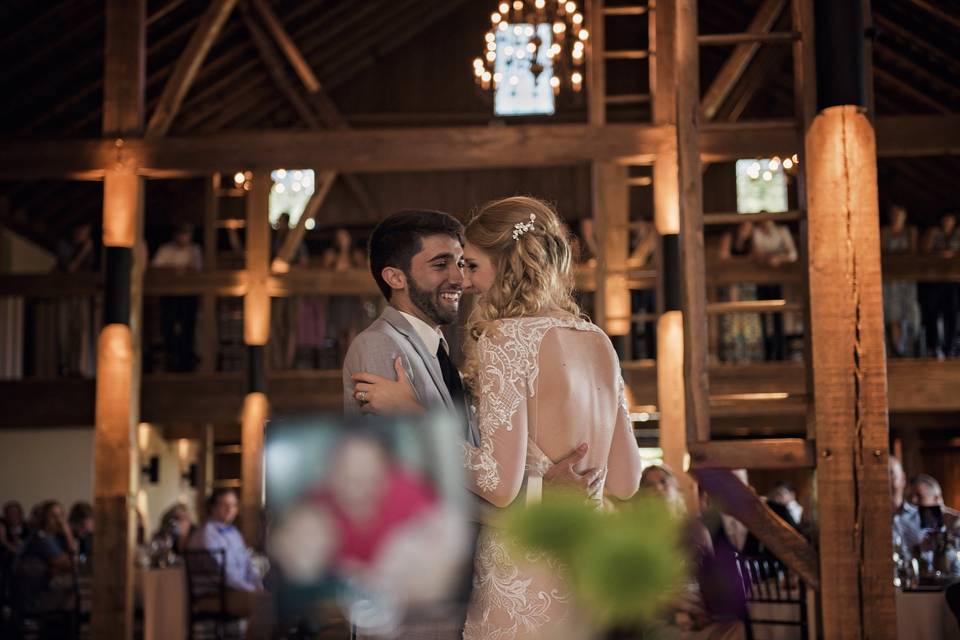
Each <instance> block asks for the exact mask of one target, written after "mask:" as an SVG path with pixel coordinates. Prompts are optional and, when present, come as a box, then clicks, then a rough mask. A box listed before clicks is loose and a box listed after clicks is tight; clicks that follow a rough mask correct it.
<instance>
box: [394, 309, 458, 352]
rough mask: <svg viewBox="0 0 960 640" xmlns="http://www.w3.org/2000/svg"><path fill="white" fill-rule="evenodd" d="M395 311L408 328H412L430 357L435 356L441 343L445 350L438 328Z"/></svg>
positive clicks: (444, 342) (402, 312)
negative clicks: (407, 323) (408, 324)
mask: <svg viewBox="0 0 960 640" xmlns="http://www.w3.org/2000/svg"><path fill="white" fill-rule="evenodd" d="M397 311H399V312H400V315H402V316H403V317H404V319H405V320H406V321H407V322H409V323H410V326H412V327H413V330H414V331H416V332H417V335H418V336H420V339H421V340H423V344H424V346H425V347H426V348H427V351H428V352H429V353H430V354H431V355H434V356H436V353H437V348H438V347H439V346H440V343H441V342H442V343H443V345H444V348H445V349H446V348H447V347H446V340H444V339H443V334H442V333H441V332H440V329H439V327H437V328H434V327H431V326H430V325H428V324H427V323H426V322H424V321H423V320H421V319H420V318H418V317H416V316H412V315H410V314H409V313H406V312H404V311H400V310H399V309H397Z"/></svg>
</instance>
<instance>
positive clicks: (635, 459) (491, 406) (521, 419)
mask: <svg viewBox="0 0 960 640" xmlns="http://www.w3.org/2000/svg"><path fill="white" fill-rule="evenodd" d="M477 357H478V360H479V363H480V368H479V371H478V373H477V377H478V379H477V389H478V392H477V394H476V395H477V398H476V403H475V409H476V411H477V414H478V415H477V418H478V424H479V429H480V443H479V446H477V447H474V446H471V445H469V444H465V445H464V447H465V449H464V462H465V466H466V468H467V470H468V476H469V486H470V488H471V489H472V490H473V491H474V492H475V493H476V494H478V495H479V496H481V497H482V498H484V499H485V500H487V501H488V502H490V503H492V504H493V505H494V506H496V507H500V508H503V507H507V506H509V505H510V504H511V503H513V502H514V501H515V500H516V499H517V497H518V496H519V495H520V493H521V489H522V487H523V486H524V484H525V482H526V480H527V478H528V477H534V476H541V477H542V476H543V474H544V473H545V472H546V470H547V469H549V468H550V466H551V465H552V464H553V463H552V461H553V460H558V459H560V458H563V457H565V456H566V455H568V454H569V453H570V452H571V451H572V450H573V449H574V448H575V447H576V446H577V445H578V444H580V443H581V442H586V443H587V444H588V445H589V449H588V452H587V455H586V457H585V459H584V460H582V461H581V463H580V464H579V465H578V466H579V467H580V469H578V470H581V471H582V470H584V469H588V468H598V469H601V470H602V471H601V472H602V479H601V481H600V483H599V487H598V489H597V491H596V492H595V493H594V494H593V495H591V496H589V499H591V500H593V501H595V502H596V504H597V506H598V507H599V506H600V505H602V500H603V494H604V489H606V493H608V494H610V495H613V496H615V497H617V498H621V499H625V498H628V497H630V496H631V495H633V494H634V493H635V492H636V490H637V486H638V484H639V481H640V456H639V451H638V450H637V445H636V440H635V439H634V436H633V430H632V428H631V425H630V420H629V413H628V410H627V406H626V402H625V399H624V391H623V379H622V378H621V375H620V364H619V361H618V359H617V355H616V352H615V351H614V349H613V346H612V345H611V344H610V340H609V338H607V336H606V335H605V334H604V333H603V331H602V330H601V329H600V328H599V327H597V326H596V325H594V324H592V323H590V322H587V321H585V320H581V319H579V318H575V317H573V316H572V315H569V314H564V315H562V316H560V315H558V316H538V317H526V318H511V319H504V320H498V321H496V322H494V323H492V324H491V326H490V327H489V328H488V329H487V330H486V331H485V332H484V334H483V335H482V336H481V337H480V340H479V342H478V344H477ZM475 567H476V573H475V576H474V589H473V595H472V598H471V603H470V607H469V611H468V614H467V623H466V626H465V629H464V638H465V640H474V639H477V640H479V639H484V640H511V639H515V638H571V639H573V638H585V637H588V635H589V626H588V624H587V621H586V617H585V616H584V615H583V614H582V612H579V611H578V610H577V605H576V603H575V601H574V598H573V595H572V593H571V591H570V588H569V586H568V584H567V582H566V580H565V578H564V568H563V567H561V566H558V564H557V563H556V562H555V561H553V560H552V559H548V558H546V557H543V556H542V555H541V554H537V553H534V552H526V553H518V552H517V551H516V550H515V548H514V547H512V546H510V545H509V544H508V543H507V542H506V541H505V540H504V536H503V534H502V533H501V532H499V531H497V530H496V528H494V527H492V526H486V525H485V526H484V527H483V528H482V530H481V533H480V538H479V541H478V545H477V554H476V562H475Z"/></svg>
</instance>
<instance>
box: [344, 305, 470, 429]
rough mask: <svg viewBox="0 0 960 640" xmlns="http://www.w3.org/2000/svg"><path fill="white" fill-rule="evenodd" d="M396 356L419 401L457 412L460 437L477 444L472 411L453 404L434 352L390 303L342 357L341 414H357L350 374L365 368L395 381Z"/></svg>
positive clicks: (439, 408) (429, 406) (358, 411)
mask: <svg viewBox="0 0 960 640" xmlns="http://www.w3.org/2000/svg"><path fill="white" fill-rule="evenodd" d="M397 356H399V357H400V360H401V362H402V363H403V369H404V371H406V373H407V378H409V379H410V383H411V384H412V385H413V390H414V393H416V395H417V400H418V401H419V402H420V404H422V405H423V406H425V407H427V408H428V409H435V410H443V411H449V412H451V413H455V414H457V415H458V416H459V417H460V423H461V424H463V426H464V430H463V432H462V433H461V437H463V438H464V439H466V440H467V441H468V442H470V443H471V444H473V445H475V446H476V445H479V441H480V439H479V433H478V431H477V425H476V421H475V420H474V419H473V412H472V411H469V410H467V408H466V407H458V406H455V403H454V401H453V399H451V398H450V392H449V390H448V389H447V385H446V384H444V382H443V373H442V372H441V371H440V363H439V361H438V360H437V357H436V354H433V353H429V352H428V350H427V347H426V345H425V344H423V340H421V339H420V336H419V335H418V334H417V332H416V330H414V328H413V327H412V326H411V325H410V323H409V322H407V320H406V319H405V318H404V317H403V315H402V314H401V313H400V312H399V311H397V310H396V309H394V308H393V307H389V306H388V307H387V308H386V309H385V310H384V311H383V313H382V314H380V317H379V318H377V319H376V320H375V321H374V322H373V324H371V325H370V326H369V327H367V328H366V329H365V330H364V331H363V332H362V333H360V334H359V335H358V336H357V337H356V338H355V339H354V340H353V342H352V343H351V344H350V349H349V350H348V351H347V356H346V358H344V360H343V411H344V413H345V414H346V415H357V414H359V413H360V408H359V406H358V405H357V401H356V400H355V399H354V397H353V392H354V386H355V384H354V382H353V378H352V376H353V374H355V373H359V372H361V371H365V372H367V373H373V374H376V375H378V376H382V377H384V378H389V379H391V380H394V379H395V378H396V371H395V370H394V368H393V362H394V360H396V359H397Z"/></svg>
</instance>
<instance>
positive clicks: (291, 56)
mask: <svg viewBox="0 0 960 640" xmlns="http://www.w3.org/2000/svg"><path fill="white" fill-rule="evenodd" d="M249 3H250V5H252V6H253V8H254V9H256V11H257V13H259V14H260V19H261V20H263V24H264V26H265V27H266V28H267V31H269V32H270V35H271V36H273V39H274V41H275V42H276V43H277V45H278V46H279V47H280V50H281V51H283V54H284V55H285V56H286V57H287V61H288V62H289V63H290V66H291V67H293V70H294V71H295V72H296V74H297V77H299V78H300V81H301V82H302V83H303V86H304V87H306V89H307V92H308V93H311V94H313V93H317V92H319V91H320V89H321V87H320V80H319V79H318V78H317V76H315V75H314V73H313V69H311V68H310V65H309V64H307V61H306V60H304V59H303V55H302V54H301V53H300V49H299V48H297V45H296V44H295V43H294V42H293V39H291V38H290V35H289V34H288V33H287V31H286V30H285V29H284V28H283V25H282V24H281V23H280V21H279V20H278V19H277V16H276V14H275V13H274V12H273V9H271V8H270V5H269V4H267V2H266V0H249Z"/></svg>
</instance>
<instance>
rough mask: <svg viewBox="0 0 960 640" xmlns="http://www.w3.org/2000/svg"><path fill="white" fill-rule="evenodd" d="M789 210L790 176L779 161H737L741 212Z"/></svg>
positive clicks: (738, 206) (768, 159) (738, 205)
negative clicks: (788, 178) (788, 179)
mask: <svg viewBox="0 0 960 640" xmlns="http://www.w3.org/2000/svg"><path fill="white" fill-rule="evenodd" d="M786 210H787V177H786V175H784V173H783V164H782V163H781V162H780V159H779V158H772V159H770V158H758V159H752V160H737V211H738V212H740V213H758V212H760V211H769V212H779V211H786Z"/></svg>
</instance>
